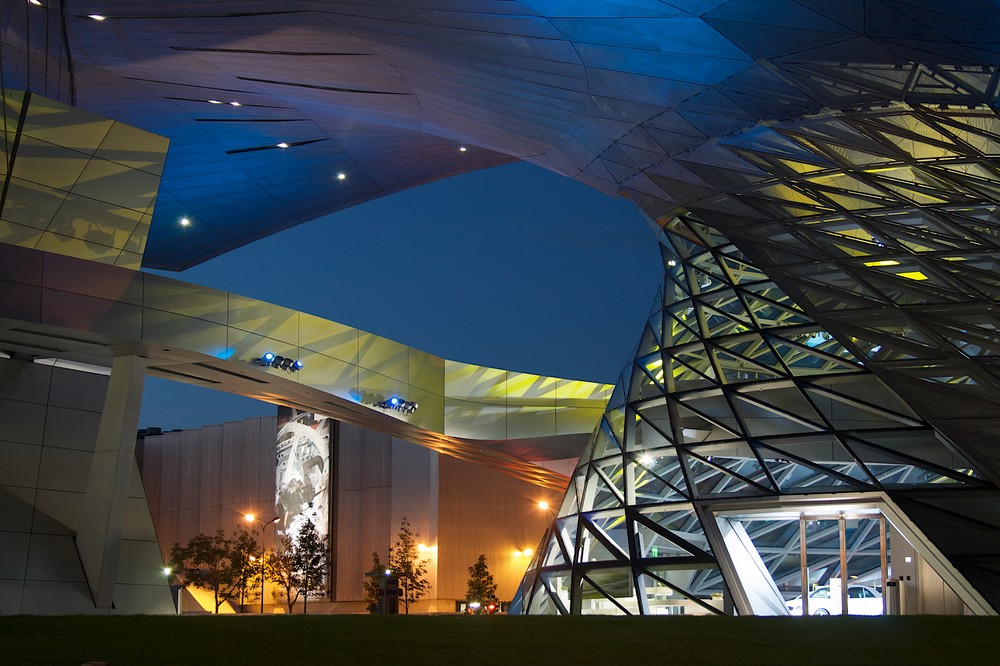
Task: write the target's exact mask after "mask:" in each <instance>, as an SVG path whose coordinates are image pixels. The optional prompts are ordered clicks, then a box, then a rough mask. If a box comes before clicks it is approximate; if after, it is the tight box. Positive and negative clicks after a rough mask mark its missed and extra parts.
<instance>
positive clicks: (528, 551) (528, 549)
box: [522, 548, 535, 557]
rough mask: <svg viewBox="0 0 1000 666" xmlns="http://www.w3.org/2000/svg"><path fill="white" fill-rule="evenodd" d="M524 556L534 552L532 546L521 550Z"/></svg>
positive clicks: (529, 555)
mask: <svg viewBox="0 0 1000 666" xmlns="http://www.w3.org/2000/svg"><path fill="white" fill-rule="evenodd" d="M522 552H523V554H524V556H525V557H531V554H532V553H534V552H535V550H534V549H533V548H525V549H524V550H523V551H522Z"/></svg>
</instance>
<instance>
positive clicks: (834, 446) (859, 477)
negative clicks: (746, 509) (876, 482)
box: [756, 435, 871, 492]
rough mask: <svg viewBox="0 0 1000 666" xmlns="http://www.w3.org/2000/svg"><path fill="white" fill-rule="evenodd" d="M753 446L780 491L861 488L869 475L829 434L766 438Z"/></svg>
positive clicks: (868, 483)
mask: <svg viewBox="0 0 1000 666" xmlns="http://www.w3.org/2000/svg"><path fill="white" fill-rule="evenodd" d="M756 448H757V451H758V453H759V454H760V457H761V458H762V459H763V460H764V464H765V465H766V466H767V469H768V471H770V473H771V477H772V478H773V479H774V480H775V482H776V483H777V484H778V488H779V489H781V490H782V491H785V492H787V491H789V490H791V489H793V488H794V489H797V490H809V491H815V490H817V489H821V488H842V487H844V486H847V487H851V488H863V487H866V486H868V485H870V484H871V477H870V476H868V474H867V472H866V471H865V469H864V468H863V467H861V466H860V465H859V464H858V463H857V461H856V460H855V459H854V458H853V456H851V454H850V452H849V451H848V450H847V449H845V448H844V446H843V445H842V444H841V443H840V442H838V441H837V440H836V439H835V438H834V437H833V436H832V435H830V436H825V437H810V438H796V439H795V440H788V439H783V440H769V441H768V442H767V443H766V444H764V443H758V444H756Z"/></svg>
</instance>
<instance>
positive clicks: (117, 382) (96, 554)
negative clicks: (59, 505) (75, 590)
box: [76, 356, 146, 609]
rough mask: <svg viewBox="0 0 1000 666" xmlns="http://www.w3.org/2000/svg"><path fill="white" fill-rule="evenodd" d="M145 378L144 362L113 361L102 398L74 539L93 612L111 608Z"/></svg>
mask: <svg viewBox="0 0 1000 666" xmlns="http://www.w3.org/2000/svg"><path fill="white" fill-rule="evenodd" d="M145 375H146V359H145V358H142V357H139V356H116V357H115V359H114V361H113V363H112V366H111V380H110V381H109V382H108V393H107V395H106V397H105V398H104V411H103V413H102V415H101V425H100V429H99V430H98V434H97V445H96V447H95V449H94V457H93V461H92V462H91V466H90V478H89V479H88V481H87V495H86V499H85V500H84V510H83V515H82V516H81V517H80V528H79V531H78V532H77V535H76V548H77V551H78V552H79V553H80V560H81V562H83V570H84V572H85V573H86V574H87V582H88V584H89V585H90V591H91V594H92V595H93V597H94V605H95V607H97V608H103V609H110V608H112V603H113V601H114V590H115V578H116V576H117V573H118V557H119V550H120V546H121V538H122V526H123V523H124V519H125V503H126V500H127V499H128V491H129V484H130V483H131V480H132V466H133V461H134V459H135V435H136V429H137V428H138V425H139V409H140V407H141V405H142V387H143V380H144V378H145Z"/></svg>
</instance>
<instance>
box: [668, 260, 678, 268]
mask: <svg viewBox="0 0 1000 666" xmlns="http://www.w3.org/2000/svg"><path fill="white" fill-rule="evenodd" d="M676 265H677V260H675V259H667V266H670V267H671V268H673V267H674V266H676Z"/></svg>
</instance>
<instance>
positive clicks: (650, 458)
mask: <svg viewBox="0 0 1000 666" xmlns="http://www.w3.org/2000/svg"><path fill="white" fill-rule="evenodd" d="M639 462H641V463H642V464H643V465H645V466H646V467H649V466H650V465H652V464H653V456H642V457H641V458H639Z"/></svg>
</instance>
